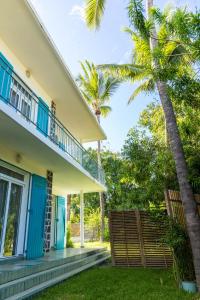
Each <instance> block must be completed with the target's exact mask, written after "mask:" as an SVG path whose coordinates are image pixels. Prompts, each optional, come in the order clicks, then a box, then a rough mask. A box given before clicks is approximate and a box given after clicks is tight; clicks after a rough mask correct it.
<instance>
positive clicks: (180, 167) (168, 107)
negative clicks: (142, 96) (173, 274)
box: [157, 81, 200, 291]
mask: <svg viewBox="0 0 200 300" xmlns="http://www.w3.org/2000/svg"><path fill="white" fill-rule="evenodd" d="M157 89H158V92H159V95H160V99H161V102H162V106H163V110H164V114H165V118H166V123H167V132H168V137H169V143H170V147H171V151H172V154H173V157H174V160H175V165H176V172H177V178H178V182H179V187H180V193H181V199H182V201H183V207H184V214H185V218H186V224H187V230H188V234H189V237H190V242H191V247H192V252H193V260H194V267H195V274H196V280H197V285H198V289H199V291H200V218H199V215H198V211H197V205H196V202H195V200H194V196H193V192H192V188H191V185H190V183H189V180H188V168H187V165H186V161H185V157H184V151H183V147H182V143H181V139H180V135H179V131H178V126H177V123H176V117H175V114H174V110H173V106H172V103H171V100H170V98H169V97H168V94H167V86H166V83H164V82H161V81H158V82H157Z"/></svg>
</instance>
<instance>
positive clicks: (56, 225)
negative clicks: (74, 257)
mask: <svg viewBox="0 0 200 300" xmlns="http://www.w3.org/2000/svg"><path fill="white" fill-rule="evenodd" d="M59 197H60V198H63V199H64V200H65V205H64V207H65V220H64V221H65V224H64V231H65V234H64V245H63V249H64V248H66V234H67V219H66V216H67V205H66V203H67V199H66V197H63V196H55V207H54V248H55V249H57V233H58V222H57V219H58V199H59Z"/></svg>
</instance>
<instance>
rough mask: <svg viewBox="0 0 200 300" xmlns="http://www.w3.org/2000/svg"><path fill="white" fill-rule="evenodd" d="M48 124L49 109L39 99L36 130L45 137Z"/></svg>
mask: <svg viewBox="0 0 200 300" xmlns="http://www.w3.org/2000/svg"><path fill="white" fill-rule="evenodd" d="M48 124H49V107H48V105H47V104H46V103H45V102H44V101H43V100H42V99H41V98H39V102H38V115H37V129H38V130H39V131H40V132H41V133H42V134H44V135H45V136H47V135H48Z"/></svg>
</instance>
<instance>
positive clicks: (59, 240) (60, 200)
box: [55, 196, 66, 250]
mask: <svg viewBox="0 0 200 300" xmlns="http://www.w3.org/2000/svg"><path fill="white" fill-rule="evenodd" d="M65 202H66V200H65V198H64V197H61V196H57V198H56V220H55V221H56V226H55V230H56V234H55V237H56V238H55V248H56V250H61V249H64V248H65V243H64V242H65V236H66V206H65Z"/></svg>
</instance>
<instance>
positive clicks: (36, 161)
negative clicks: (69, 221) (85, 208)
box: [0, 102, 106, 195]
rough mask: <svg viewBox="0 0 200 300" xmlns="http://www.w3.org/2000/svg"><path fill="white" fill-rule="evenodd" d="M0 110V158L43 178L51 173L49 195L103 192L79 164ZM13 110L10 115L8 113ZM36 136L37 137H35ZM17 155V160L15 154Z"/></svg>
mask: <svg viewBox="0 0 200 300" xmlns="http://www.w3.org/2000/svg"><path fill="white" fill-rule="evenodd" d="M5 106H7V105H5V104H4V103H3V102H2V103H1V109H0V124H1V126H0V141H1V143H0V153H1V155H0V159H3V160H5V161H6V162H9V163H11V164H13V165H15V166H17V167H19V168H21V169H23V170H27V171H29V172H31V173H33V174H34V173H35V174H38V175H41V176H46V170H51V171H52V172H53V174H54V175H53V193H54V194H56V195H66V194H68V193H69V194H73V193H79V192H80V190H82V191H83V192H84V193H87V192H99V191H105V189H106V188H105V186H103V185H102V184H101V183H99V182H97V181H96V180H95V179H94V178H93V177H91V176H90V174H89V173H88V172H87V171H85V170H84V169H83V168H82V167H81V165H79V164H78V163H76V161H75V160H73V159H72V158H71V157H70V156H69V155H67V154H66V153H64V152H63V151H62V150H60V149H59V148H58V147H57V145H54V144H53V143H52V142H50V141H48V139H47V138H46V137H44V136H43V135H42V134H41V133H36V129H34V128H33V125H32V124H31V123H28V122H27V121H26V120H25V119H23V118H22V117H21V116H20V115H18V114H16V112H15V111H13V108H9V107H8V108H7V112H8V110H10V113H9V114H7V113H6V114H5V112H3V110H4V108H5ZM11 111H13V113H11ZM39 136H40V138H39ZM17 154H20V156H21V159H20V161H18V160H16V155H17Z"/></svg>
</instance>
